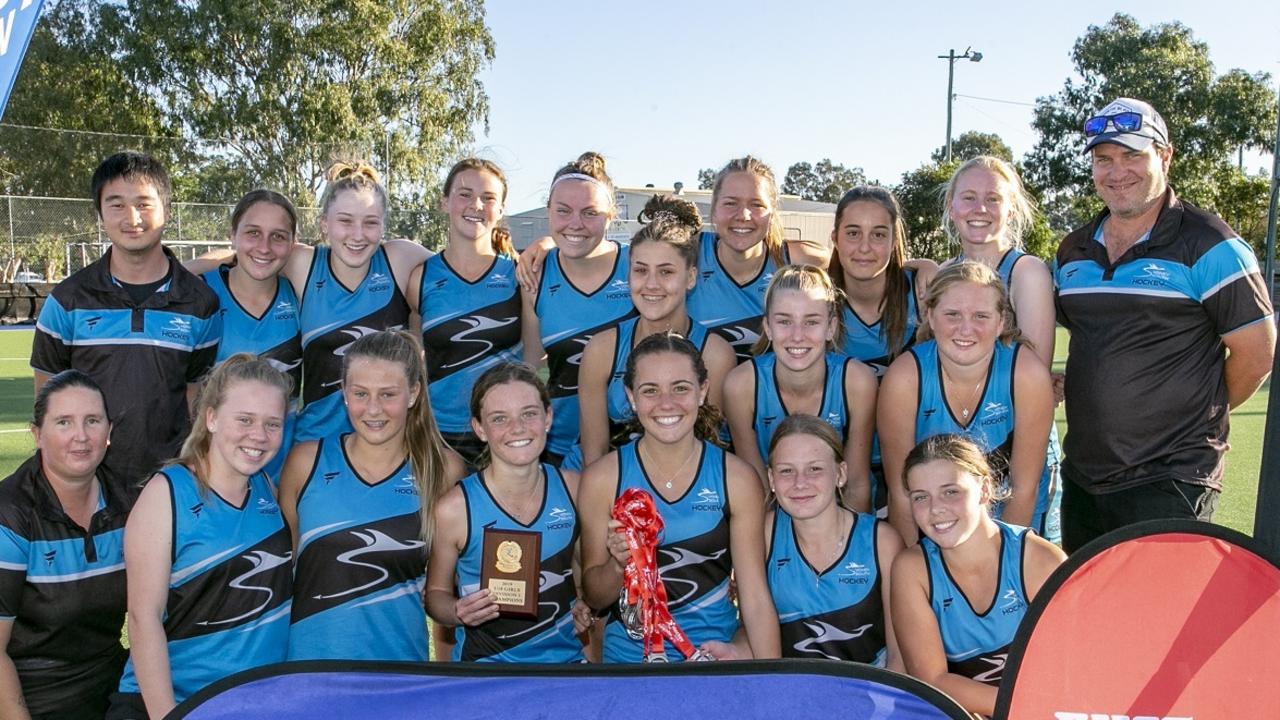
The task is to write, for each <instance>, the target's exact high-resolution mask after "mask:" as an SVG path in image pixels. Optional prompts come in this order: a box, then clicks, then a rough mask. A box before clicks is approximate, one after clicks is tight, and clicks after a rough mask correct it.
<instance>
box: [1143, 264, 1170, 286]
mask: <svg viewBox="0 0 1280 720" xmlns="http://www.w3.org/2000/svg"><path fill="white" fill-rule="evenodd" d="M1142 278H1155V279H1156V280H1162V281H1165V282H1168V280H1169V271H1168V270H1165V269H1164V268H1162V267H1160V265H1159V264H1158V263H1154V262H1149V263H1147V264H1146V265H1143V266H1142V275H1141V276H1139V279H1142ZM1135 282H1136V281H1135Z"/></svg>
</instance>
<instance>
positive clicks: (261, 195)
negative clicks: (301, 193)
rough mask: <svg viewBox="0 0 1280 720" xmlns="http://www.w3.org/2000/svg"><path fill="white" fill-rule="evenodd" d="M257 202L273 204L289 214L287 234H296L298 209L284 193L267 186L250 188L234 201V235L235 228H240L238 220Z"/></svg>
mask: <svg viewBox="0 0 1280 720" xmlns="http://www.w3.org/2000/svg"><path fill="white" fill-rule="evenodd" d="M258 203H267V204H269V205H275V206H276V207H278V208H280V209H281V210H284V214H285V215H288V216H289V234H290V235H297V234H298V211H297V209H296V208H294V207H293V203H292V202H290V201H289V198H287V197H285V196H284V195H281V194H280V193H278V192H276V191H275V190H268V189H267V188H258V189H256V190H250V191H249V192H247V193H245V194H244V195H243V196H242V197H241V198H240V201H239V202H237V203H236V206H235V208H233V209H232V210H231V234H233V235H234V234H235V232H236V230H238V229H239V228H240V221H241V220H242V219H244V214H245V213H247V212H249V208H251V207H253V206H254V205H257V204H258Z"/></svg>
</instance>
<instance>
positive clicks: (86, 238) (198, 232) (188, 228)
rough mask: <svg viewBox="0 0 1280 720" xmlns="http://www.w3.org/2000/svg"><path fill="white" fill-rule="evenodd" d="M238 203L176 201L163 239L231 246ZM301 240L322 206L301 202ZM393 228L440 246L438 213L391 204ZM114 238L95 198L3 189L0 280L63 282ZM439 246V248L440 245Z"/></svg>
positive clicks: (181, 247)
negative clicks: (106, 230)
mask: <svg viewBox="0 0 1280 720" xmlns="http://www.w3.org/2000/svg"><path fill="white" fill-rule="evenodd" d="M233 207H234V205H221V204H208V203H181V202H175V203H173V204H172V205H171V206H170V208H169V223H168V225H167V226H166V227H165V234H164V243H165V245H166V246H167V247H168V248H169V249H170V250H172V251H173V252H174V254H175V255H177V257H178V259H179V260H189V259H191V258H193V257H195V256H197V255H199V254H201V253H203V252H205V251H206V250H208V249H209V248H212V247H228V245H229V243H228V241H227V233H228V230H229V223H230V218H231V210H232V208H233ZM298 214H299V217H298V240H299V241H300V242H306V243H308V244H311V245H314V244H316V243H317V242H319V240H320V225H319V210H318V209H317V208H298ZM387 215H388V217H387V227H388V234H389V236H392V237H409V238H411V239H415V240H418V241H420V242H422V243H423V244H424V245H426V246H427V247H432V248H435V246H436V245H437V244H438V243H436V242H434V241H433V239H432V238H433V237H434V236H435V235H436V233H435V232H433V231H432V230H433V229H434V228H436V227H438V217H437V213H435V212H433V211H429V210H392V211H390V212H389V213H388V214H387ZM109 244H110V241H109V240H108V239H107V236H106V233H104V232H103V230H102V227H101V225H100V224H99V223H98V219H97V214H96V213H95V212H94V208H93V202H92V201H90V200H87V199H83V198H47V197H29V196H18V195H0V283H3V282H36V283H39V282H58V281H59V280H61V279H62V278H64V277H66V276H67V275H70V274H71V273H73V272H75V271H77V270H79V269H80V268H82V267H84V266H85V265H88V264H89V263H91V262H93V261H94V260H97V259H98V258H99V257H101V256H102V253H104V252H105V251H106V249H107V247H108V245H109ZM436 249H438V248H436Z"/></svg>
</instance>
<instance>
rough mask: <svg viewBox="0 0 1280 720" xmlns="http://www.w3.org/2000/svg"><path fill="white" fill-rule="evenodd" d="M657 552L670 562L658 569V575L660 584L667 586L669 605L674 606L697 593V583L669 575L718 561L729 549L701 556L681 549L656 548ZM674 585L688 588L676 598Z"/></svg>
mask: <svg viewBox="0 0 1280 720" xmlns="http://www.w3.org/2000/svg"><path fill="white" fill-rule="evenodd" d="M658 552H660V553H662V554H663V555H665V556H666V557H667V559H669V560H670V561H671V562H669V563H667V564H664V565H661V566H660V567H659V568H658V575H659V576H660V577H661V578H662V582H663V583H664V584H666V586H667V595H668V597H669V598H670V600H669V602H670V604H672V605H676V604H678V603H682V602H684V601H685V600H688V599H689V598H691V597H693V596H694V594H695V593H697V592H698V583H697V581H695V580H688V579H685V578H680V577H673V576H671V573H672V572H674V571H676V570H679V569H680V568H684V567H690V566H692V565H701V564H703V563H708V562H712V561H714V560H719V559H720V556H722V555H724V554H725V553H727V552H729V549H728V548H724V549H721V550H717V551H715V553H714V554H711V555H702V554H700V553H696V552H694V551H692V550H687V549H685V548H682V547H671V548H658ZM676 585H687V586H689V588H688V590H686V591H685V592H684V593H683V594H681V595H679V596H677V595H676V587H675V586H676Z"/></svg>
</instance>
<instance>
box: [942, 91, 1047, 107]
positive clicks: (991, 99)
mask: <svg viewBox="0 0 1280 720" xmlns="http://www.w3.org/2000/svg"><path fill="white" fill-rule="evenodd" d="M956 97H962V98H969V99H970V100H982V101H984V102H993V103H1003V104H1005V105H1022V106H1024V107H1035V106H1036V104H1035V103H1029V102H1020V101H1018V100H1000V99H998V98H988V97H978V96H977V95H961V94H960V93H956Z"/></svg>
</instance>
